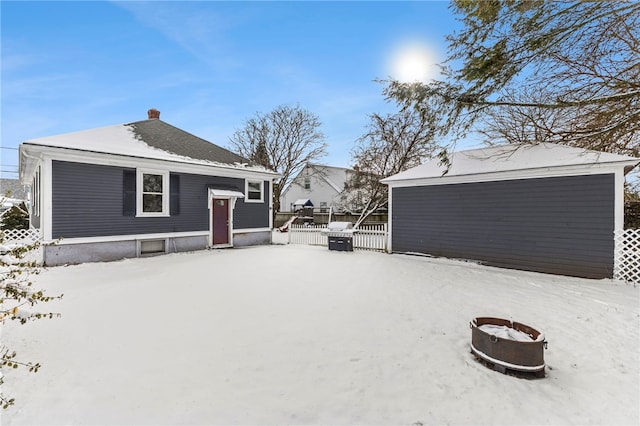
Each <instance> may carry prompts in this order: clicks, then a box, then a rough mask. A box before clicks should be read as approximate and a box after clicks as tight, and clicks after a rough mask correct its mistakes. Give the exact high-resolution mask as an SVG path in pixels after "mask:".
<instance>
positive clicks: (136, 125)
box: [24, 119, 275, 174]
mask: <svg viewBox="0 0 640 426" xmlns="http://www.w3.org/2000/svg"><path fill="white" fill-rule="evenodd" d="M24 144H25V145H36V146H48V147H55V148H67V149H73V150H79V151H87V152H95V153H104V154H115V155H124V156H131V157H141V158H150V159H156V160H169V161H179V162H185V163H192V164H204V165H225V166H227V167H228V166H232V167H239V168H244V169H251V170H259V171H262V172H269V171H267V170H266V169H264V168H263V167H261V166H254V167H246V165H247V163H249V160H247V159H245V158H243V157H241V156H239V155H237V154H234V153H233V152H231V151H229V150H227V149H225V148H222V147H220V146H218V145H215V144H213V143H211V142H208V141H206V140H204V139H202V138H199V137H197V136H194V135H192V134H191V133H188V132H185V131H184V130H181V129H178V128H177V127H174V126H172V125H170V124H167V123H165V122H164V121H161V120H159V119H150V120H143V121H137V122H133V123H128V124H119V125H113V126H107V127H99V128H95V129H89V130H83V131H79V132H72V133H65V134H61V135H55V136H47V137H43V138H37V139H30V140H27V141H25V142H24ZM274 174H275V173H274Z"/></svg>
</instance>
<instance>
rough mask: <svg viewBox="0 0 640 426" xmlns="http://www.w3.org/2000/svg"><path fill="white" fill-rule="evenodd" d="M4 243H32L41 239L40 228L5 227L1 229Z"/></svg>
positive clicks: (0, 232)
mask: <svg viewBox="0 0 640 426" xmlns="http://www.w3.org/2000/svg"><path fill="white" fill-rule="evenodd" d="M0 234H2V240H3V242H4V243H26V244H31V243H34V242H36V241H39V240H40V239H41V237H40V230H39V229H35V228H31V229H3V230H0Z"/></svg>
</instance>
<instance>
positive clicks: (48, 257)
mask: <svg viewBox="0 0 640 426" xmlns="http://www.w3.org/2000/svg"><path fill="white" fill-rule="evenodd" d="M150 240H164V252H157V253H149V254H141V244H140V242H141V241H145V240H143V239H139V240H127V241H110V242H100V243H79V244H73V243H65V244H53V245H44V246H42V261H43V263H44V264H45V265H47V266H57V265H71V264H78V263H87V262H110V261H114V260H120V259H126V258H132V257H146V256H156V255H160V254H165V253H178V252H185V251H196V250H204V249H206V248H207V247H208V244H209V241H208V236H204V235H202V236H195V237H174V238H153V239H150ZM266 244H271V232H270V231H264V232H247V233H244V234H234V236H233V245H234V246H237V247H242V246H252V245H266Z"/></svg>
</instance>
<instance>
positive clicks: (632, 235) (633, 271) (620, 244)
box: [613, 229, 640, 285]
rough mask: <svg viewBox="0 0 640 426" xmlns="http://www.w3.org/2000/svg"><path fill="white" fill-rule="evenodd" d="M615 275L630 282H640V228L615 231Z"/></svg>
mask: <svg viewBox="0 0 640 426" xmlns="http://www.w3.org/2000/svg"><path fill="white" fill-rule="evenodd" d="M613 276H614V278H617V279H619V280H623V281H626V282H628V283H630V284H633V285H637V284H640V229H625V230H623V231H616V232H615V257H614V268H613Z"/></svg>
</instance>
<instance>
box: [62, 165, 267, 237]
mask: <svg viewBox="0 0 640 426" xmlns="http://www.w3.org/2000/svg"><path fill="white" fill-rule="evenodd" d="M52 169H53V170H52V179H53V194H52V195H53V212H52V214H53V219H52V220H53V227H52V232H53V238H59V237H63V238H74V237H97V236H112V235H127V234H148V233H162V232H188V231H207V230H209V216H208V213H209V210H208V208H207V188H208V187H215V186H221V187H224V188H237V190H239V191H241V192H244V179H236V178H225V177H215V176H205V175H195V174H186V173H178V174H179V175H180V214H179V215H176V216H172V217H134V216H124V215H123V212H122V204H123V196H122V182H123V171H124V170H125V169H123V168H121V167H113V166H102V165H95V164H85V163H72V162H64V161H53V162H52ZM268 187H269V185H268V182H266V183H265V188H268ZM265 200H268V198H267V197H266V195H265ZM234 213H235V216H234V227H235V228H237V229H240V228H243V229H244V228H262V227H268V226H269V203H268V201H265V203H262V204H253V203H244V202H243V201H242V200H241V199H239V200H238V201H237V203H236V208H235V212H234Z"/></svg>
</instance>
